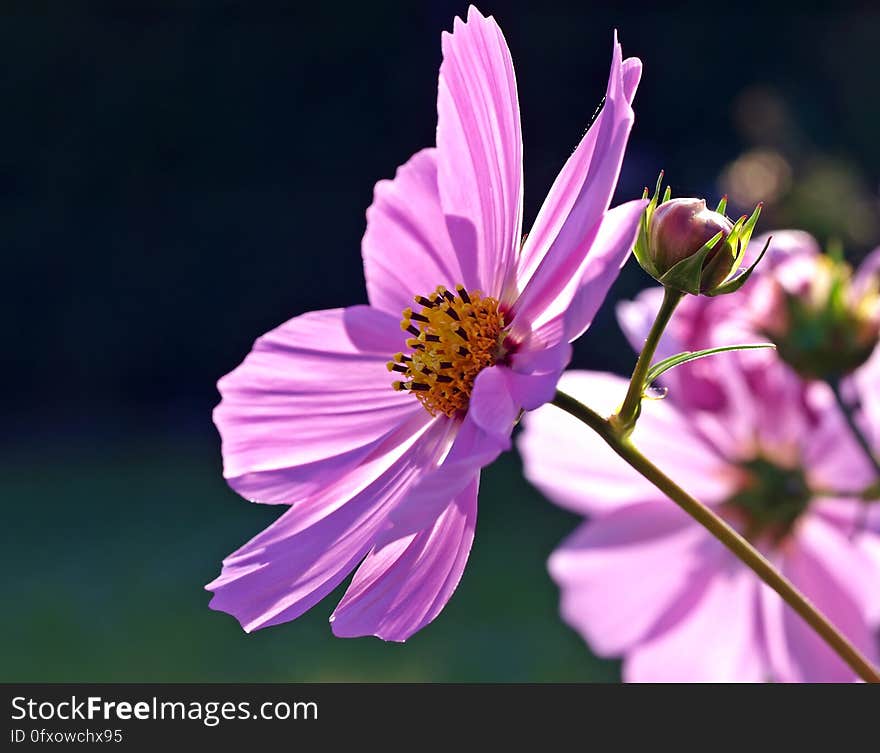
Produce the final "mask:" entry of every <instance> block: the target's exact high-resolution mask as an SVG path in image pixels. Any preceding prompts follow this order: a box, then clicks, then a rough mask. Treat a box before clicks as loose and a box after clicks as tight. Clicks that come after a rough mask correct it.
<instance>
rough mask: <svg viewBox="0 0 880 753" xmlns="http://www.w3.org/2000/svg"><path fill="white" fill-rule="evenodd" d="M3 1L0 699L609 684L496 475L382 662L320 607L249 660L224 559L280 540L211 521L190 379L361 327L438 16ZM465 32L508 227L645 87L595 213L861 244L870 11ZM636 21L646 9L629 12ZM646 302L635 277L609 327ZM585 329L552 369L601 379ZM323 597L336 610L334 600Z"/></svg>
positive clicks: (526, 8) (877, 223) (381, 653)
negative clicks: (219, 589)
mask: <svg viewBox="0 0 880 753" xmlns="http://www.w3.org/2000/svg"><path fill="white" fill-rule="evenodd" d="M303 5H308V6H309V7H307V8H302V7H299V6H300V4H299V3H270V2H251V3H247V4H244V3H242V4H234V3H227V2H220V1H219V0H217V1H215V2H207V1H205V2H198V1H196V0H188V1H187V0H179V1H178V2H173V3H172V2H165V3H159V2H153V3H146V2H135V1H132V2H112V3H111V2H107V3H85V2H72V1H71V2H56V3H45V4H44V3H38V2H22V3H10V2H2V3H0V94H2V104H3V113H2V118H0V215H2V216H0V238H2V253H3V267H2V273H0V280H2V295H0V333H2V336H3V342H2V352H3V368H2V369H0V406H2V414H0V418H2V425H0V494H2V500H3V513H4V522H3V526H2V530H3V532H4V533H3V537H4V539H5V541H4V543H3V558H4V564H3V578H2V580H0V603H2V605H3V607H2V609H3V619H2V621H0V652H2V654H0V668H2V676H0V679H2V680H7V681H24V680H31V681H38V680H58V681H60V680H68V681H72V680H80V681H99V680H105V681H123V680H125V681H150V680H152V681H175V680H180V681H183V680H187V681H224V680H225V681H236V680H238V681H244V680H249V681H270V680H275V681H282V680H330V681H332V680H447V681H470V680H484V681H492V680H501V681H503V680H613V679H616V678H617V677H618V670H617V665H616V664H615V663H614V662H608V661H600V660H598V659H596V658H594V657H592V656H591V654H590V653H589V652H588V651H587V650H586V648H585V647H584V646H583V644H582V642H581V641H580V639H579V638H578V637H577V636H576V635H575V634H573V633H572V632H570V631H569V630H568V629H567V628H566V627H565V626H564V625H563V624H562V623H561V622H560V621H559V619H558V617H557V612H556V599H557V596H556V591H555V588H554V587H553V586H552V584H551V582H550V580H549V578H548V577H547V575H546V572H545V570H544V562H545V559H546V557H547V555H548V554H549V553H550V551H551V550H552V548H553V547H554V545H555V544H556V543H557V542H558V541H559V540H560V539H561V538H562V537H563V536H564V535H565V534H566V533H567V532H568V531H569V530H571V528H572V527H573V526H574V524H575V522H576V521H575V518H574V517H572V516H570V515H568V514H566V513H563V512H561V511H559V510H556V509H555V508H553V507H552V506H550V505H549V504H547V503H546V502H544V501H543V500H542V499H541V498H540V496H539V495H538V494H536V493H535V492H533V491H532V490H531V489H530V488H529V487H528V486H527V484H526V483H525V482H524V481H523V480H522V479H521V477H520V476H519V465H518V460H517V459H516V457H515V456H509V457H506V458H505V459H503V460H502V461H501V462H499V463H498V464H496V465H495V466H494V467H493V468H491V469H490V470H489V471H488V472H487V473H486V474H485V476H484V483H483V491H482V494H481V500H480V515H481V518H480V524H479V527H478V532H477V539H476V544H475V547H474V551H473V554H472V557H471V562H470V565H469V567H468V569H467V571H466V573H465V576H464V578H463V581H462V584H461V586H460V588H459V590H458V592H457V593H456V595H455V596H454V598H453V599H452V602H451V603H450V605H449V607H448V608H447V609H446V610H445V611H444V613H443V614H442V615H441V616H440V617H439V618H438V619H437V620H436V621H435V622H434V623H433V624H432V625H431V626H430V627H428V628H427V629H426V630H424V631H423V632H422V633H420V634H419V635H417V636H415V637H414V638H413V639H412V640H411V641H410V642H409V643H408V644H406V645H404V646H400V645H393V644H388V645H386V644H383V643H381V642H379V641H377V640H375V639H360V640H355V641H350V640H338V639H334V638H332V637H331V634H330V630H329V626H328V625H327V622H326V618H327V616H328V615H329V613H330V612H331V611H332V608H333V605H334V604H335V601H336V599H335V597H331V598H329V599H328V600H327V601H325V602H323V603H321V604H320V605H318V606H317V607H315V608H314V609H313V610H312V612H310V613H309V614H308V615H307V616H306V617H304V618H302V619H300V620H299V621H297V622H295V623H291V624H287V625H284V626H280V627H276V628H271V629H269V630H266V631H262V632H259V633H256V634H254V635H251V636H247V635H245V634H244V633H242V632H241V631H240V629H239V628H238V625H237V623H236V622H235V621H234V620H233V619H232V618H231V617H229V616H227V615H224V614H220V613H214V612H211V611H209V610H208V608H207V603H208V600H209V594H207V593H206V592H204V591H202V585H203V584H204V583H205V582H207V581H209V580H211V579H212V578H213V577H214V575H215V574H216V572H217V570H218V568H219V564H220V560H221V558H222V557H223V556H224V555H226V554H227V553H229V552H230V551H232V550H233V549H234V548H236V547H237V546H238V545H239V544H241V543H243V542H244V541H245V540H247V539H248V538H249V537H250V536H252V535H253V534H254V533H256V532H257V531H258V530H259V529H260V528H261V527H263V526H264V525H265V524H266V523H267V522H269V521H270V520H272V519H273V518H274V517H275V516H277V514H278V511H277V510H275V509H267V508H265V507H260V506H257V505H249V504H247V503H245V502H244V501H243V500H241V499H239V498H238V497H237V496H236V495H235V494H234V493H233V492H231V491H229V490H228V489H227V488H226V486H225V484H224V482H223V480H222V478H221V476H220V457H219V442H218V438H217V436H216V434H215V432H214V430H213V426H212V424H211V420H210V411H211V408H212V407H213V405H214V404H215V403H216V402H217V399H218V396H217V393H216V390H215V386H214V384H215V382H216V380H217V378H218V377H219V376H221V375H222V374H224V373H226V372H227V371H229V370H230V369H231V368H233V367H234V366H235V365H236V364H237V363H238V362H239V361H240V360H241V359H242V358H243V357H244V355H245V354H246V352H247V350H248V348H249V347H250V344H251V343H252V341H253V339H254V338H255V337H256V336H257V335H259V334H261V333H262V332H264V331H265V330H267V329H270V328H271V327H273V326H275V325H277V324H279V323H280V322H282V321H284V320H285V319H287V318H289V317H291V316H294V315H296V314H299V313H302V312H304V311H307V310H310V309H320V308H331V307H336V306H344V305H350V304H355V303H361V302H364V301H365V293H364V286H363V280H362V275H361V267H360V238H361V236H362V234H363V231H364V224H365V220H364V212H365V210H366V208H367V206H368V205H369V203H370V201H371V195H372V188H373V184H374V183H375V182H376V181H377V180H378V179H380V178H385V177H390V176H392V175H393V173H394V170H395V168H396V167H397V166H398V165H399V164H401V163H402V162H404V161H405V160H406V159H407V158H408V157H409V156H410V154H412V153H413V152H414V151H416V150H418V149H420V148H422V147H424V146H427V145H430V144H432V143H433V140H434V128H435V125H436V112H435V98H436V77H437V69H438V66H439V63H440V32H441V30H442V29H449V28H451V24H452V17H453V16H454V15H455V14H463V13H464V12H465V10H466V4H465V3H461V2H420V3H389V2H380V1H374V2H364V3H352V4H350V5H347V4H339V3H335V4H303ZM615 5H617V7H615V6H614V5H612V4H594V3H587V2H578V3H571V4H566V3H560V2H552V0H545V1H544V2H539V3H529V4H521V3H491V2H484V3H482V4H481V5H480V7H481V9H482V10H483V11H484V12H485V13H489V12H492V13H494V14H495V15H496V17H497V19H498V20H499V23H500V24H501V27H502V29H503V30H504V32H505V35H506V37H507V40H508V43H509V45H510V48H511V51H512V54H513V58H514V63H515V66H516V70H517V77H518V82H519V93H520V103H521V108H522V116H523V132H524V140H525V159H526V164H525V178H526V228H528V226H529V225H530V223H531V220H532V218H533V217H534V215H535V213H536V212H537V209H538V207H539V205H540V202H541V200H542V199H543V196H544V194H545V193H546V191H547V189H548V188H549V186H550V184H551V182H552V180H553V178H554V177H555V175H556V172H557V171H558V170H559V168H560V167H561V165H562V164H563V162H564V160H565V158H566V157H567V156H568V154H569V153H570V152H571V150H572V149H573V148H574V146H575V144H576V143H577V141H578V139H579V137H580V135H581V133H582V132H583V129H584V128H585V126H586V124H587V123H588V122H589V118H590V116H591V114H592V113H593V110H594V109H595V107H596V105H597V103H598V101H599V98H600V97H601V95H602V93H603V91H604V87H605V82H606V79H607V74H608V66H609V60H610V52H611V32H612V29H613V28H615V27H616V28H618V29H619V32H620V37H621V41H622V43H623V45H624V52H625V54H629V55H637V56H639V57H641V58H642V60H643V61H644V63H645V72H644V77H643V79H642V85H641V88H640V90H639V94H638V96H637V99H636V103H635V110H636V117H637V120H636V126H635V129H634V132H633V136H632V139H631V142H630V148H629V151H628V154H627V158H626V161H625V165H624V171H623V174H622V176H621V180H620V184H619V190H618V196H617V199H618V200H619V201H624V200H627V199H630V198H633V197H635V196H637V195H638V194H639V193H640V192H641V189H642V187H643V186H644V185H646V184H651V185H653V183H654V181H655V179H656V175H657V172H658V170H659V169H660V168H661V167H662V168H665V169H666V171H667V172H666V174H667V177H668V179H669V181H670V182H671V183H672V186H673V190H674V191H675V193H676V195H681V194H696V195H705V196H708V197H711V198H713V199H714V198H717V197H718V196H719V195H720V193H722V192H725V191H727V192H729V193H730V194H731V199H732V208H733V210H735V211H741V210H743V209H746V208H750V207H748V206H746V205H747V204H749V203H750V202H753V201H757V200H758V199H765V200H766V201H767V210H766V214H765V216H764V219H762V224H761V227H762V228H763V229H771V228H773V227H778V226H784V225H790V224H796V225H798V226H800V227H804V228H806V229H809V230H812V231H813V232H815V233H817V234H818V235H819V237H820V238H822V240H824V241H828V240H838V241H840V242H842V243H843V244H844V245H845V247H846V249H847V252H848V254H849V255H850V256H851V258H853V259H854V260H857V259H858V258H859V257H860V256H861V255H863V254H864V253H865V252H866V251H867V250H869V249H870V248H871V247H872V246H873V245H876V244H877V243H878V242H880V212H878V207H880V204H878V197H877V193H878V180H880V139H878V138H877V131H878V123H880V97H878V96H877V78H876V76H877V64H876V59H877V50H878V47H880V13H878V11H876V10H873V9H872V5H874V4H873V3H868V2H866V3H862V4H850V5H846V4H840V3H837V4H835V8H836V11H835V12H834V13H828V12H821V11H812V10H809V9H807V10H805V9H804V4H801V6H800V8H799V9H796V8H795V6H793V5H791V6H789V5H778V4H773V3H769V2H768V3H762V4H761V5H760V6H759V9H755V10H750V9H748V8H744V7H743V6H742V5H741V4H737V7H733V6H731V7H730V8H729V9H727V8H718V9H717V10H716V9H706V8H703V9H700V8H699V7H698V6H683V5H675V4H670V3H664V4H662V6H663V7H662V10H656V9H655V10H652V9H651V6H650V5H644V6H642V5H639V4H637V3H636V4H632V3H620V4H615ZM657 5H658V6H659V5H661V4H657ZM647 283H648V280H647V279H646V278H645V276H644V275H643V274H642V273H641V271H640V270H639V269H638V268H637V266H636V265H635V264H634V262H633V263H631V264H630V266H628V267H627V269H626V270H625V272H624V274H623V275H622V276H621V279H620V280H619V282H618V283H617V285H616V286H615V288H614V290H613V294H612V299H617V298H620V297H628V296H631V295H632V294H634V293H635V292H636V291H637V290H639V289H640V288H642V287H645V286H646V284H647ZM632 358H633V356H632V354H631V352H630V351H629V349H628V347H627V346H625V344H624V343H623V341H622V339H621V337H620V334H619V331H618V330H617V328H616V325H615V323H614V317H613V305H612V302H611V301H609V304H608V305H607V306H606V307H605V309H604V310H603V312H602V313H601V314H600V316H599V318H598V320H597V322H596V323H595V325H594V327H593V329H592V330H591V331H590V332H589V333H588V334H587V336H586V337H585V338H584V339H583V340H581V341H580V343H579V345H578V348H577V351H576V365H578V366H583V367H589V368H602V369H613V370H616V371H621V372H624V371H626V370H627V369H628V368H629V366H630V365H631V361H632ZM337 595H338V594H337Z"/></svg>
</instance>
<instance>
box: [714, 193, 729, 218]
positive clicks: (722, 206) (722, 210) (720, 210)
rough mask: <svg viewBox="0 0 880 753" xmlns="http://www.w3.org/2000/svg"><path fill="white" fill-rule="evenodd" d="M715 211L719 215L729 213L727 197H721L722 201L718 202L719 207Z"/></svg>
mask: <svg viewBox="0 0 880 753" xmlns="http://www.w3.org/2000/svg"><path fill="white" fill-rule="evenodd" d="M715 211H716V212H718V214H726V213H727V196H722V197H721V201H719V202H718V206H717V207H715Z"/></svg>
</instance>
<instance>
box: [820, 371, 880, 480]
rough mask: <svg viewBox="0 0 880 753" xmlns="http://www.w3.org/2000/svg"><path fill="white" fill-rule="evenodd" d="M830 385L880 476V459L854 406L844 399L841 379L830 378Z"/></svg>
mask: <svg viewBox="0 0 880 753" xmlns="http://www.w3.org/2000/svg"><path fill="white" fill-rule="evenodd" d="M828 385H829V386H830V387H831V391H832V392H833V393H834V399H835V400H836V401H837V405H838V406H839V407H840V412H841V413H843V417H844V418H845V419H846V423H847V426H849V428H850V430H851V431H852V433H853V436H854V437H855V438H856V442H858V443H859V447H861V448H862V452H864V453H865V457H866V458H867V459H868V462H869V463H870V464H871V465H872V466H873V467H874V471H875V472H876V473H877V476H878V477H880V461H878V460H877V458H876V457H875V456H874V452H873V451H872V450H871V443H870V442H868V438H867V437H866V436H865V435H864V434H863V433H862V430H861V429H860V428H859V425H858V424H857V423H856V417H855V415H854V414H853V409H852V406H851V405H850V404H849V403H847V402H846V400H844V399H843V393H842V392H841V389H840V381H839V380H837V379H829V380H828Z"/></svg>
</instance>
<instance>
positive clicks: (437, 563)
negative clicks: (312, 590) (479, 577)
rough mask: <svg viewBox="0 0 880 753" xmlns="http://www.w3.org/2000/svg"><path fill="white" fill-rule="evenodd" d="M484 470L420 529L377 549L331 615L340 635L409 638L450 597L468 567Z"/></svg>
mask: <svg viewBox="0 0 880 753" xmlns="http://www.w3.org/2000/svg"><path fill="white" fill-rule="evenodd" d="M478 486H479V474H477V475H476V476H475V477H473V478H472V479H471V481H470V482H469V483H468V484H467V485H466V486H465V488H464V489H463V490H462V491H461V492H459V493H458V495H457V496H456V497H455V498H454V499H453V500H452V501H451V502H449V503H447V505H446V507H445V509H444V510H443V511H442V512H441V513H440V514H439V515H438V516H437V518H436V520H434V521H433V524H432V525H431V526H429V527H427V528H425V529H423V530H421V531H419V532H417V533H410V534H405V535H403V536H401V537H399V538H396V539H393V540H391V541H388V542H387V543H385V544H384V545H382V546H381V547H377V548H375V549H373V551H371V552H370V554H369V555H367V558H366V559H365V560H364V562H363V564H361V566H360V567H359V568H358V570H357V572H356V573H355V576H354V580H353V581H352V583H351V585H350V586H349V588H348V590H347V591H346V593H345V596H344V597H343V599H342V601H341V602H340V603H339V606H337V607H336V611H335V612H334V613H333V616H332V617H331V618H330V621H331V623H332V624H333V633H334V634H335V635H337V636H339V637H345V638H350V637H357V636H362V635H375V636H377V637H378V638H382V639H384V640H386V641H405V640H406V639H407V638H409V637H410V636H411V635H412V634H413V633H415V632H416V631H418V630H421V629H422V628H423V627H425V625H427V624H428V623H429V622H431V621H432V620H433V619H434V618H435V617H436V616H437V615H438V614H439V613H440V610H442V609H443V607H444V606H445V605H446V602H447V601H449V598H450V597H451V596H452V593H453V591H455V588H456V586H457V585H458V582H459V580H460V579H461V574H462V572H463V571H464V566H465V563H466V562H467V558H468V554H469V553H470V549H471V544H472V543H473V539H474V528H475V526H476V521H477V489H478Z"/></svg>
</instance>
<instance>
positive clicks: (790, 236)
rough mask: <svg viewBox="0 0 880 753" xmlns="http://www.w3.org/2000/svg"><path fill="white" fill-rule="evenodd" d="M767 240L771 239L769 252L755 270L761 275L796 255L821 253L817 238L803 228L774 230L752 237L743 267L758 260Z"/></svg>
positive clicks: (745, 267)
mask: <svg viewBox="0 0 880 753" xmlns="http://www.w3.org/2000/svg"><path fill="white" fill-rule="evenodd" d="M767 241H770V245H769V246H768V247H767V253H766V254H765V255H764V258H763V259H762V260H761V264H760V265H759V266H758V267H757V268H756V270H755V271H756V273H757V274H758V275H759V276H764V275H767V274H768V273H770V272H772V271H773V270H775V269H776V268H777V267H778V266H779V265H780V264H782V263H784V262H786V261H787V260H789V259H791V258H793V257H795V256H807V257H809V256H817V255H818V254H819V253H821V249H820V248H819V243H818V242H817V241H816V239H815V238H814V237H813V236H812V235H810V234H809V233H807V232H804V231H803V230H774V231H773V232H772V233H763V234H762V235H758V236H755V237H754V238H752V240H751V242H750V243H749V246H748V248H747V249H746V253H745V256H744V257H743V261H742V265H741V266H742V268H743V269H748V268H749V267H750V266H751V265H752V264H753V263H754V262H756V261H757V260H758V256H759V255H760V254H761V251H762V250H763V249H764V246H766V245H767Z"/></svg>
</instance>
